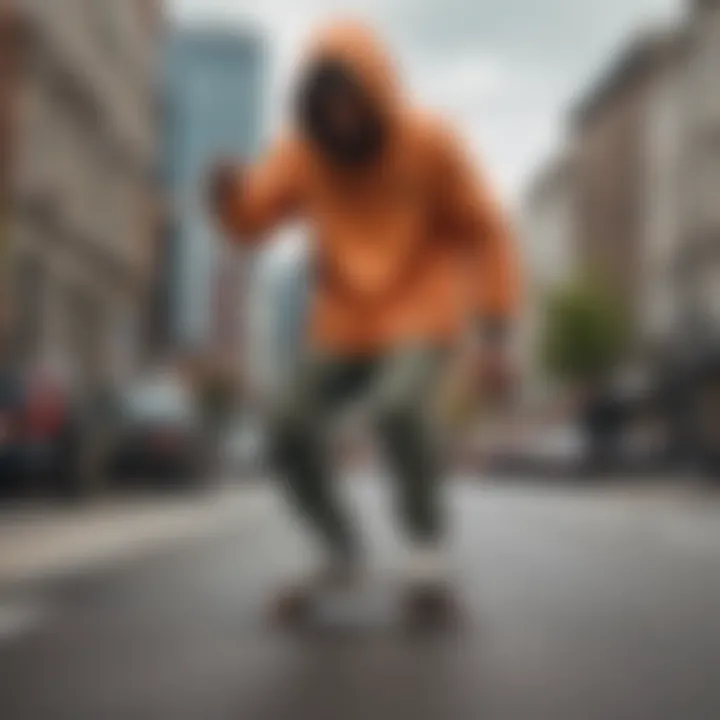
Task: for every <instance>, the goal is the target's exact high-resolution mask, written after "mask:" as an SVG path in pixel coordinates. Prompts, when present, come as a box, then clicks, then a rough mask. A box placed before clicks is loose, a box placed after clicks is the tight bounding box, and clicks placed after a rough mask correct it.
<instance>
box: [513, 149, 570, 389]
mask: <svg viewBox="0 0 720 720" xmlns="http://www.w3.org/2000/svg"><path fill="white" fill-rule="evenodd" d="M574 171H575V166H574V155H573V151H572V149H571V148H567V149H565V151H563V152H562V153H561V154H560V155H558V156H557V157H555V158H553V159H552V161H551V162H549V163H548V164H547V165H545V166H544V167H543V168H542V169H541V171H540V172H539V173H538V175H537V177H536V178H535V180H534V182H533V184H532V185H531V187H530V188H529V190H528V192H527V195H526V197H525V198H524V200H523V206H522V213H521V218H520V240H521V250H522V257H523V259H524V264H525V286H526V302H525V303H524V309H525V311H524V313H523V317H522V332H521V336H520V356H521V359H522V367H523V375H524V378H525V380H526V383H525V384H526V387H527V388H528V396H529V397H531V398H532V399H534V400H537V401H542V399H543V398H545V397H547V396H548V395H549V394H550V392H551V388H550V387H549V385H548V383H547V380H546V378H545V377H544V374H543V372H542V368H541V367H539V362H538V350H539V343H540V339H541V333H542V327H543V319H544V310H545V306H546V304H547V302H546V301H547V296H548V293H550V292H551V291H552V290H553V289H554V288H557V287H558V286H559V285H562V284H563V283H565V282H567V281H569V280H570V279H572V277H573V276H574V275H575V273H576V272H577V258H576V247H575V229H576V222H577V218H576V197H575V183H574Z"/></svg>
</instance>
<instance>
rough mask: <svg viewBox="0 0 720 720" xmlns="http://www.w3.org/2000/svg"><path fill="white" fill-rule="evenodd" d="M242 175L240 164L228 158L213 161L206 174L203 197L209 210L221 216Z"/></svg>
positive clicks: (223, 214)
mask: <svg viewBox="0 0 720 720" xmlns="http://www.w3.org/2000/svg"><path fill="white" fill-rule="evenodd" d="M241 177H242V164H241V163H238V162H236V161H235V162H231V161H228V160H220V161H218V162H216V163H214V164H213V165H212V166H211V168H210V171H209V172H208V175H207V180H206V185H205V199H206V202H207V205H208V208H209V210H210V212H211V213H212V214H213V215H215V216H216V217H218V218H220V219H221V220H222V218H223V217H224V216H225V214H226V212H227V208H228V207H229V205H230V202H231V200H232V197H233V195H234V193H236V192H237V190H238V186H239V181H240V178H241Z"/></svg>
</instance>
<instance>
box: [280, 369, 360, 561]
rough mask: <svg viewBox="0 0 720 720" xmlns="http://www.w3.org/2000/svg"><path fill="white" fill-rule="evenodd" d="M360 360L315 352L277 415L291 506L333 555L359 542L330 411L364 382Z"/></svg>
mask: <svg viewBox="0 0 720 720" xmlns="http://www.w3.org/2000/svg"><path fill="white" fill-rule="evenodd" d="M363 371H364V368H363V367H362V366H360V365H359V364H358V363H353V362H345V361H339V360H332V359H320V358H312V359H309V360H308V361H306V362H305V363H304V364H303V366H302V367H301V368H300V371H299V372H298V374H297V377H296V379H295V380H294V381H293V382H292V383H291V385H290V388H289V390H288V392H287V393H286V395H285V397H284V399H283V400H282V401H281V402H280V404H279V406H278V407H277V408H276V412H275V413H274V418H273V430H272V435H273V455H274V459H275V462H276V465H277V468H278V470H279V473H280V475H281V477H282V480H283V483H284V485H285V487H286V489H287V491H288V495H289V498H290V500H291V504H292V505H293V507H294V508H295V509H296V510H297V511H299V512H300V513H301V514H302V515H303V516H304V518H305V519H306V520H307V521H308V522H309V524H310V525H311V527H312V528H313V529H314V530H315V531H316V533H317V534H318V535H319V536H320V539H321V541H322V542H323V544H324V545H325V548H326V549H327V551H328V552H329V553H330V555H331V556H333V557H334V558H337V559H339V560H342V561H344V560H350V559H354V556H355V555H356V554H357V552H358V542H357V538H356V536H355V531H354V528H353V525H352V521H351V519H350V516H349V514H348V513H347V512H346V510H345V508H343V507H342V505H341V503H340V502H339V499H338V497H337V492H336V488H335V485H334V483H333V477H332V475H333V474H332V470H331V467H330V463H329V457H328V447H327V445H328V433H327V417H328V413H329V412H330V411H332V410H333V409H334V408H335V407H336V406H337V405H338V403H340V402H342V401H343V400H344V399H346V398H347V397H348V396H349V395H350V394H352V392H353V391H354V390H355V388H356V386H357V385H358V383H359V382H361V380H362V378H363V374H364V372H363Z"/></svg>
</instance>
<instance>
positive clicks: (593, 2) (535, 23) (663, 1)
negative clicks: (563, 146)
mask: <svg viewBox="0 0 720 720" xmlns="http://www.w3.org/2000/svg"><path fill="white" fill-rule="evenodd" d="M170 5H171V12H172V15H173V17H174V18H176V19H178V20H180V21H183V22H194V21H197V20H205V19H209V20H218V19H219V20H222V22H223V23H238V24H247V23H251V24H252V25H254V26H256V27H258V29H259V30H261V31H262V32H263V33H265V34H266V36H267V38H268V40H269V43H270V50H271V58H272V65H271V68H272V90H271V93H270V94H269V99H268V105H269V108H270V113H271V115H272V116H275V117H277V116H278V115H279V113H280V109H281V107H282V102H281V98H282V96H283V94H284V84H285V83H286V81H287V78H288V77H289V76H290V74H291V72H290V71H291V68H292V66H293V59H294V58H296V57H297V55H298V53H299V52H300V50H301V48H302V44H303V41H304V39H305V38H306V36H307V33H308V32H309V30H311V29H312V27H313V26H315V25H316V24H317V23H318V22H322V21H323V20H327V19H328V18H332V17H336V16H338V15H340V14H351V15H352V16H355V17H360V18H363V19H366V20H370V21H371V22H372V23H373V25H374V26H376V27H377V28H378V30H379V32H380V33H381V34H382V36H383V37H384V38H385V39H386V40H387V41H389V42H390V43H391V45H392V48H393V49H394V52H395V54H396V56H397V58H398V60H399V64H400V67H401V69H402V72H403V75H404V79H405V80H406V82H407V83H408V84H409V86H410V87H411V88H412V90H413V91H414V94H415V97H417V99H418V101H419V102H421V103H423V104H424V105H426V106H429V107H433V108H436V109H439V110H441V111H442V112H443V113H444V114H446V115H447V116H449V117H450V118H451V119H453V120H454V121H455V122H456V123H457V125H458V126H459V127H460V128H461V130H462V131H463V132H464V133H465V136H466V138H467V140H468V142H469V143H471V146H472V148H473V151H474V152H475V153H476V154H477V156H478V157H479V158H482V159H483V161H484V162H485V164H486V166H487V167H488V168H489V170H490V172H491V174H492V175H494V177H495V178H496V179H497V182H498V183H499V185H500V187H501V189H502V191H503V192H504V193H505V194H506V196H507V197H508V198H509V199H512V200H514V201H517V199H518V198H519V197H520V196H521V194H522V190H523V188H524V187H525V185H526V183H527V181H528V179H529V178H530V177H531V175H532V173H533V171H534V170H535V169H536V168H537V167H538V166H539V165H540V164H541V163H542V162H543V161H544V159H545V158H547V157H548V156H549V155H551V154H552V152H553V151H554V148H555V147H557V145H558V144H559V143H560V141H561V137H562V132H563V119H564V115H565V111H566V110H567V108H568V105H569V103H570V102H571V101H572V99H573V98H575V97H577V96H578V93H581V92H582V91H583V89H584V88H586V87H587V85H588V83H589V82H590V81H591V80H592V79H593V78H594V77H596V76H597V73H598V71H599V70H601V69H602V68H603V67H604V66H605V65H606V64H607V63H608V62H609V61H611V60H612V57H613V54H614V53H615V52H617V48H618V47H620V46H622V44H623V43H624V42H625V41H626V40H627V39H628V38H629V37H631V36H632V34H633V33H634V32H636V31H637V30H639V29H641V28H643V27H646V26H647V25H648V24H650V23H656V22H664V21H667V19H668V18H671V17H673V16H675V15H676V14H677V13H678V8H679V7H681V6H682V0H170Z"/></svg>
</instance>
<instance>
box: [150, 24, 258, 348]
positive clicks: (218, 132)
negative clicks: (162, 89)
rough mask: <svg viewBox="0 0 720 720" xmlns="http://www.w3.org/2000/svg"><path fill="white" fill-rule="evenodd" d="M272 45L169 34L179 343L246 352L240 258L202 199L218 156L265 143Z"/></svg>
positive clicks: (196, 31) (169, 177) (173, 321)
mask: <svg viewBox="0 0 720 720" xmlns="http://www.w3.org/2000/svg"><path fill="white" fill-rule="evenodd" d="M265 68H266V62H265V48H264V44H263V42H262V39H261V38H260V37H259V36H258V35H256V34H253V33H250V32H243V31H241V30H237V31H236V30H227V29H224V28H193V29H186V30H180V31H177V32H176V33H175V34H174V35H173V36H172V37H171V38H170V41H169V46H168V57H167V76H168V79H167V96H166V102H165V131H166V142H165V148H164V154H165V178H166V183H167V185H168V187H169V190H170V206H171V211H170V217H169V221H168V236H169V239H168V243H169V247H171V248H172V250H171V252H170V254H169V256H168V263H169V265H168V284H167V287H168V292H169V300H168V307H169V322H170V327H171V333H170V334H171V336H172V337H173V340H174V342H175V344H176V345H181V346H191V347H196V348H197V347H200V348H207V347H215V348H217V347H220V349H221V350H223V351H224V352H227V353H229V354H232V355H237V354H238V353H239V347H238V344H239V343H240V336H241V331H240V325H241V318H242V314H241V309H240V306H241V302H242V287H241V286H242V284H243V283H242V280H243V271H244V269H243V264H242V257H241V256H240V254H238V253H237V252H234V251H233V250H232V249H231V248H229V247H228V246H227V244H226V243H223V242H221V240H220V238H219V237H218V234H217V232H216V230H215V228H214V227H213V226H212V224H211V218H209V217H208V215H207V212H206V209H205V207H204V205H203V202H204V198H203V195H202V188H203V182H204V178H205V175H206V172H207V170H208V167H209V165H210V164H211V163H212V162H213V161H214V160H216V159H218V158H219V157H239V158H245V159H247V158H250V157H252V156H253V155H255V154H256V153H257V151H258V149H259V145H260V139H261V127H262V117H263V109H262V104H263V98H264V91H265V86H266V70H265Z"/></svg>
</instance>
